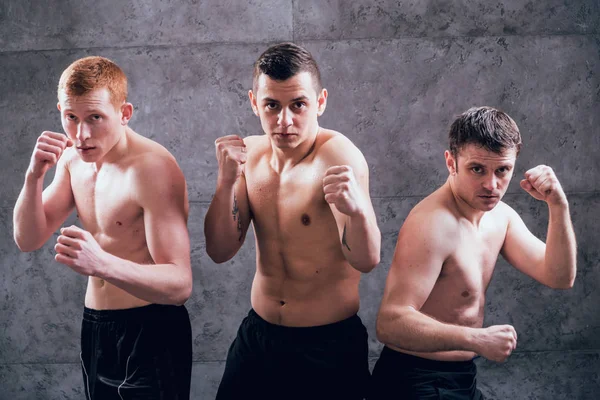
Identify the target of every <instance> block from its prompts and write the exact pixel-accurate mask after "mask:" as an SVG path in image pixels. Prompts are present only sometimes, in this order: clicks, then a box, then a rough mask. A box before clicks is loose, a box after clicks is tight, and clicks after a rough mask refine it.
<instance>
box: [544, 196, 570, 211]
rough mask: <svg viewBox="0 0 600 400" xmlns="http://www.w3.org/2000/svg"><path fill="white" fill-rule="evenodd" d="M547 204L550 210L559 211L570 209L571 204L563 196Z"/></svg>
mask: <svg viewBox="0 0 600 400" xmlns="http://www.w3.org/2000/svg"><path fill="white" fill-rule="evenodd" d="M546 203H547V204H548V207H549V208H551V209H554V210H557V211H558V210H568V209H569V202H568V201H567V196H565V195H562V196H560V197H558V198H557V199H552V200H548V201H547V202H546Z"/></svg>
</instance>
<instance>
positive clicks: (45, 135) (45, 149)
mask: <svg viewBox="0 0 600 400" xmlns="http://www.w3.org/2000/svg"><path fill="white" fill-rule="evenodd" d="M72 145H73V142H72V141H71V139H69V138H67V136H65V135H63V134H62V133H56V132H50V131H44V132H42V134H41V135H40V136H39V137H38V139H37V142H36V144H35V148H34V149H33V155H32V156H31V162H30V164H29V173H31V174H32V175H33V176H34V177H36V178H41V177H43V176H44V175H45V174H46V172H47V171H48V169H50V167H52V166H53V165H56V163H57V162H58V160H59V159H60V156H61V155H62V153H63V151H65V149H66V148H67V147H70V146H72Z"/></svg>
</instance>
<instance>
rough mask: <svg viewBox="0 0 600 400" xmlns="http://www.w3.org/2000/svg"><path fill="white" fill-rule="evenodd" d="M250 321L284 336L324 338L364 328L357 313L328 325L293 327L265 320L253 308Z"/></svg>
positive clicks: (266, 330)
mask: <svg viewBox="0 0 600 400" xmlns="http://www.w3.org/2000/svg"><path fill="white" fill-rule="evenodd" d="M248 321H249V322H250V323H251V324H253V325H255V326H257V327H258V328H259V329H261V330H263V331H265V332H266V333H272V334H274V335H278V336H283V337H286V336H287V337H299V338H304V339H308V338H312V337H314V338H319V339H320V338H323V337H328V336H339V335H344V334H349V333H352V332H353V331H354V330H356V329H357V328H359V329H361V330H362V329H364V325H363V324H362V321H361V320H360V317H359V316H358V315H357V314H354V315H352V316H351V317H349V318H346V319H344V320H341V321H337V322H333V323H331V324H326V325H318V326H307V327H304V326H303V327H292V326H283V325H276V324H272V323H270V322H268V321H265V320H264V319H263V318H262V317H261V316H260V315H258V314H257V313H256V311H254V309H251V310H250V312H248Z"/></svg>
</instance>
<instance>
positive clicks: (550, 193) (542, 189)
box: [521, 165, 566, 204]
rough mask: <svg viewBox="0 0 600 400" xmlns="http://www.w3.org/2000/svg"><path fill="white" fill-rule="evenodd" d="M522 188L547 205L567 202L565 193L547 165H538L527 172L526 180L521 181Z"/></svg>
mask: <svg viewBox="0 0 600 400" xmlns="http://www.w3.org/2000/svg"><path fill="white" fill-rule="evenodd" d="M521 187H522V188H523V190H525V191H526V192H527V193H529V194H530V195H532V196H533V197H534V198H536V199H538V200H543V201H545V202H546V203H549V204H560V203H564V202H566V196H565V192H563V189H562V187H561V185H560V183H559V182H558V179H557V178H556V175H555V174H554V171H553V170H552V168H550V167H548V166H546V165H538V166H537V167H535V168H532V169H530V170H529V171H527V172H525V179H523V180H522V181H521Z"/></svg>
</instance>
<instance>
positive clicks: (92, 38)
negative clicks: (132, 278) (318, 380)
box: [0, 0, 600, 400]
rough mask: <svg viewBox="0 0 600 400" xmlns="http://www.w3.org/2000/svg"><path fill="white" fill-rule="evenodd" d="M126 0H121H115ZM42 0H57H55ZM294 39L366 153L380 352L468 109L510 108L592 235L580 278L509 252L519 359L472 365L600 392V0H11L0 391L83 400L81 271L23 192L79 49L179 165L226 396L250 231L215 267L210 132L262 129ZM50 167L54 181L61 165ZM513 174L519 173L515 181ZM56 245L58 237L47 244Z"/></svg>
mask: <svg viewBox="0 0 600 400" xmlns="http://www.w3.org/2000/svg"><path fill="white" fill-rule="evenodd" d="M121 3H122V4H121ZM42 4H46V5H45V6H43V5H42ZM285 40H294V41H296V42H298V43H300V44H302V45H305V46H306V47H307V48H308V49H309V50H310V51H311V52H312V53H313V55H314V56H315V57H316V59H317V61H318V62H319V65H320V67H321V70H322V75H323V81H324V83H325V86H326V87H327V88H328V90H329V93H330V97H329V103H328V109H327V111H326V112H325V114H324V116H323V117H322V118H321V125H323V126H325V127H328V128H331V129H336V130H339V131H340V132H342V133H344V134H346V135H347V136H348V137H350V138H351V139H352V140H353V141H354V142H355V143H356V144H357V145H358V147H359V148H360V149H361V150H362V151H363V153H364V154H365V156H366V158H367V161H368V163H369V165H370V167H371V191H372V193H371V195H372V196H373V201H374V205H375V209H376V212H377V214H378V221H379V225H380V228H381V231H382V234H383V245H382V262H381V264H380V266H378V267H377V268H376V269H375V270H374V271H373V272H371V273H370V274H368V275H366V276H364V277H363V280H362V283H361V311H360V315H361V317H362V318H363V321H364V323H365V325H366V326H367V327H368V329H369V333H370V345H371V356H372V362H374V361H375V360H376V358H377V356H378V354H379V350H380V348H381V345H380V344H379V343H378V342H377V340H376V339H375V330H374V325H375V316H376V312H377V309H378V307H379V302H380V299H381V295H382V292H383V287H384V283H385V278H386V275H387V271H388V268H389V264H390V261H391V257H392V254H393V251H394V247H395V241H396V237H397V232H398V229H399V227H400V225H401V224H402V222H403V221H404V218H405V217H406V215H407V214H408V212H409V211H410V209H411V207H413V206H414V205H415V204H416V203H417V202H418V201H419V200H421V199H422V198H423V197H424V196H426V195H427V194H428V193H430V192H431V191H433V190H434V189H435V188H436V187H437V186H439V185H440V184H441V183H442V182H443V181H444V179H445V177H446V170H445V167H444V163H443V150H444V149H445V143H446V141H445V138H446V132H447V130H448V126H449V124H450V122H451V120H452V118H453V116H455V115H456V114H458V113H460V112H462V111H464V110H465V109H467V108H468V107H471V106H474V105H491V106H495V107H498V108H501V109H503V110H505V111H506V112H508V113H509V114H510V115H511V116H512V117H513V118H514V119H515V120H516V121H517V123H518V124H519V126H520V128H521V132H522V134H523V140H524V149H523V151H522V153H521V155H520V157H519V160H518V164H517V171H516V173H517V175H521V174H522V173H523V172H524V171H525V170H526V169H528V168H530V167H533V166H535V165H538V164H541V163H543V164H547V165H550V166H552V167H553V168H554V169H555V170H556V173H557V175H558V177H559V179H560V180H561V182H562V185H563V187H564V188H565V190H566V192H567V195H568V197H569V200H570V203H571V212H572V217H573V221H574V225H575V231H576V234H577V238H578V244H579V253H578V260H579V271H578V277H577V281H576V283H575V287H574V288H573V289H572V290H569V291H555V290H551V289H548V288H545V287H543V286H542V285H540V284H538V283H536V282H535V281H533V280H531V279H530V278H528V277H526V276H524V275H523V274H520V273H519V272H517V271H516V270H515V269H513V268H512V267H510V266H509V265H508V264H507V263H506V262H504V261H503V260H502V259H500V260H499V262H498V267H497V270H496V272H495V274H494V277H493V279H492V282H491V285H490V288H489V290H488V298H487V303H486V313H487V315H486V320H485V324H486V325H489V324H503V323H509V324H513V325H514V326H515V328H516V330H517V332H518V335H519V344H518V348H517V350H516V351H515V353H514V354H513V355H512V357H511V358H510V359H509V361H508V362H506V363H504V364H495V363H492V362H489V361H486V360H480V361H478V366H479V370H480V377H479V385H480V386H481V389H482V390H483V392H484V393H485V394H486V395H488V397H489V398H491V399H505V398H511V399H515V400H518V399H596V398H598V397H597V396H598V393H600V377H599V374H600V313H598V304H600V291H598V282H600V250H599V247H598V240H597V234H594V232H597V226H598V223H599V218H598V216H599V215H600V178H598V177H599V176H600V157H598V152H599V150H600V3H599V2H598V1H597V0H572V1H568V2H567V1H563V0H547V1H544V2H534V1H525V0H505V1H501V0H499V1H497V2H489V1H484V0H460V1H448V0H422V1H406V0H399V1H391V0H365V1H355V2H349V1H341V0H250V1H227V0H226V1H222V0H221V1H217V0H208V1H194V0H186V1H179V2H173V1H167V0H151V1H141V0H134V1H130V2H114V1H107V0H99V1H96V2H91V1H88V0H86V1H75V0H63V1H50V2H44V3H41V2H37V1H32V0H22V1H16V0H5V1H2V2H1V3H0V121H1V123H0V140H1V142H2V145H3V146H2V147H3V148H2V150H3V151H2V156H1V159H0V171H1V172H0V173H1V179H2V181H1V183H2V190H0V232H2V236H1V238H0V256H1V261H0V262H1V264H0V399H11V400H12V399H81V398H83V391H82V390H83V386H82V379H81V371H80V367H79V333H80V320H81V313H82V307H83V297H84V293H85V278H83V277H81V276H78V275H76V274H75V273H73V272H72V271H71V270H69V269H68V268H66V267H64V266H62V265H60V264H57V263H55V262H54V261H53V251H52V243H49V244H47V245H46V246H45V247H44V248H43V249H41V250H39V251H36V252H33V253H27V254H23V253H20V252H19V251H18V249H17V248H16V246H15V245H14V243H13V241H12V237H11V236H12V207H13V205H14V202H15V200H16V198H17V195H18V193H19V190H20V188H21V185H22V181H23V176H24V172H25V169H26V167H27V165H28V162H29V157H30V154H31V151H32V148H33V145H34V142H35V139H36V137H37V136H38V135H39V134H40V133H41V132H42V131H43V130H60V129H61V126H60V120H59V114H58V112H57V111H56V93H55V88H56V84H57V83H58V78H59V75H60V73H61V72H62V70H63V69H64V68H65V67H66V66H67V65H68V64H69V63H70V62H72V61H73V60H75V59H76V58H79V57H82V56H86V55H102V56H106V57H109V58H111V59H113V60H115V61H116V62H117V63H118V64H119V65H120V66H121V67H122V68H123V69H124V70H125V72H126V74H127V75H128V77H129V79H130V101H131V102H133V104H134V106H135V114H134V117H133V120H132V121H131V126H132V127H133V128H134V129H135V130H136V131H138V132H139V133H141V134H143V135H145V136H147V137H150V138H152V139H154V140H156V141H158V142H160V143H161V144H163V145H164V146H166V147H167V148H168V149H169V150H170V151H171V152H172V153H173V154H174V155H175V156H176V158H177V159H178V160H179V163H180V165H181V167H182V169H183V171H184V173H185V175H186V179H187V181H188V185H189V190H190V203H191V204H190V209H191V213H190V220H189V221H190V223H189V230H190V234H191V240H192V244H193V246H192V259H193V267H194V292H193V295H192V298H191V299H190V300H189V301H188V303H187V307H188V309H189V311H190V315H191V318H192V328H193V337H194V369H193V382H192V398H194V399H211V398H213V397H214V394H215V391H216V387H217V385H218V383H219V380H220V377H221V373H222V370H223V364H224V363H223V360H224V359H225V355H226V352H227V348H228V346H229V344H230V342H231V340H232V339H233V337H234V335H235V332H236V329H237V327H238V325H239V323H240V321H241V319H242V317H243V316H244V315H245V314H246V313H247V311H248V309H249V306H250V304H249V292H250V285H251V280H252V276H253V273H254V260H255V259H254V243H253V241H254V238H253V236H252V235H249V236H248V239H247V241H246V244H245V245H244V247H243V248H242V250H241V251H240V253H239V254H238V255H237V256H236V257H235V258H234V259H233V260H231V261H230V262H227V263H225V264H222V265H216V264H214V263H212V262H211V261H210V259H209V258H208V256H207V255H206V253H205V244H204V239H203V233H202V227H203V218H204V214H205V212H206V209H207V207H208V203H209V202H210V199H211V196H212V191H213V188H214V185H215V178H216V172H217V164H216V160H215V157H214V145H213V142H214V139H216V138H217V137H219V136H222V135H224V134H231V133H237V134H241V135H242V136H246V135H251V134H259V133H261V131H260V125H259V123H258V120H257V119H256V117H254V116H253V114H252V113H251V110H250V106H249V103H248V100H247V94H246V92H247V90H248V89H249V88H250V86H251V65H252V63H253V62H254V60H255V59H256V58H257V57H258V55H259V54H260V53H261V52H262V51H263V50H264V49H265V48H266V47H267V46H268V45H269V44H270V43H273V42H278V41H285ZM48 178H50V177H48ZM515 181H518V179H515ZM505 201H506V202H507V203H508V204H510V205H511V206H513V208H515V209H516V210H517V211H518V212H520V213H521V214H522V216H523V218H524V220H525V222H526V223H527V224H528V226H529V227H530V228H531V230H532V231H533V232H534V233H536V234H537V235H539V236H540V237H542V238H544V236H545V231H546V227H547V222H548V213H547V208H546V207H545V205H544V204H542V203H540V202H538V201H536V200H534V199H532V198H531V197H530V196H529V195H528V194H526V193H525V192H523V191H521V190H520V188H519V187H518V183H517V182H513V185H512V186H511V188H510V189H509V193H508V194H507V196H506V198H505ZM51 242H52V241H51Z"/></svg>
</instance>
